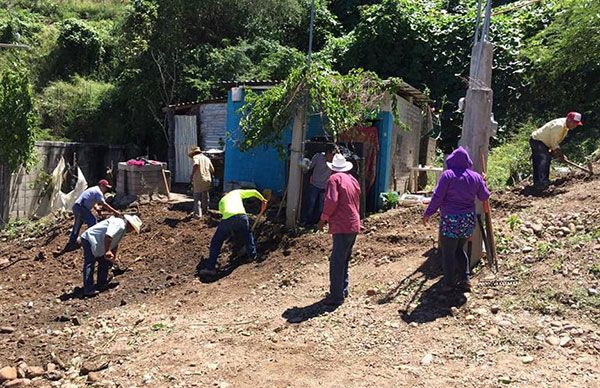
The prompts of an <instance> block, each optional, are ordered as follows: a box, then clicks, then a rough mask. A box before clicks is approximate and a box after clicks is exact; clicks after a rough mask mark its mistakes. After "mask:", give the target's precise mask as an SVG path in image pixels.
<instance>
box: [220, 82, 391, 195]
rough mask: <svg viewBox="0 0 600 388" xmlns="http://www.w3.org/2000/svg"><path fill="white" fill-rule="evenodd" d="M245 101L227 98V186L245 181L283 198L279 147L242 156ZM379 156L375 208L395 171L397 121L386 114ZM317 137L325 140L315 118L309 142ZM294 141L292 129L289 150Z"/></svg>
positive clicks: (286, 135) (286, 136)
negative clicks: (240, 144) (394, 155)
mask: <svg viewBox="0 0 600 388" xmlns="http://www.w3.org/2000/svg"><path fill="white" fill-rule="evenodd" d="M243 105H244V101H243V98H242V101H240V102H233V101H232V99H231V91H229V93H228V98H227V133H228V136H227V139H226V152H225V174H224V175H225V176H224V181H225V182H231V181H244V182H254V183H255V184H256V186H257V187H258V188H259V189H261V190H262V189H271V190H272V191H273V192H274V193H278V194H283V191H284V190H285V177H286V171H285V164H286V163H285V161H284V160H281V159H280V157H279V153H278V152H277V150H276V148H275V147H257V148H255V149H252V150H249V151H246V152H242V151H240V149H239V148H238V146H237V144H238V142H241V141H242V140H243V136H242V133H241V129H240V120H241V114H240V112H239V109H240V108H241V107H242V106H243ZM379 120H380V121H379V125H378V129H379V154H378V156H377V178H376V181H375V190H372V192H371V196H370V198H368V199H367V200H368V202H369V204H371V205H376V204H378V201H379V193H380V192H384V191H387V188H388V186H389V179H390V169H391V140H392V139H391V137H392V129H393V119H392V115H391V113H390V112H382V113H381V114H380V115H379ZM317 136H325V133H324V131H323V123H322V121H321V117H320V116H318V115H313V116H311V117H309V121H308V129H307V139H310V138H312V137H317ZM291 140H292V131H291V125H290V127H289V128H287V129H286V130H285V132H284V135H283V141H282V143H283V145H284V146H285V148H286V149H287V146H288V145H289V144H290V142H291Z"/></svg>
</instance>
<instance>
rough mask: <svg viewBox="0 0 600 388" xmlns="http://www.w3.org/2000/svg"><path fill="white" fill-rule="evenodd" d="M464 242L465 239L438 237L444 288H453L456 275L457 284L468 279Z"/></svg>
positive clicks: (467, 261)
mask: <svg viewBox="0 0 600 388" xmlns="http://www.w3.org/2000/svg"><path fill="white" fill-rule="evenodd" d="M466 241H467V239H466V238H451V237H446V236H444V235H440V248H441V250H442V268H443V270H444V284H445V285H446V286H454V285H455V284H456V282H457V279H455V274H456V273H458V281H459V282H460V281H465V280H467V279H469V273H470V265H469V256H467V254H466V253H465V250H464V249H463V247H464V245H465V242H466ZM457 268H458V269H457Z"/></svg>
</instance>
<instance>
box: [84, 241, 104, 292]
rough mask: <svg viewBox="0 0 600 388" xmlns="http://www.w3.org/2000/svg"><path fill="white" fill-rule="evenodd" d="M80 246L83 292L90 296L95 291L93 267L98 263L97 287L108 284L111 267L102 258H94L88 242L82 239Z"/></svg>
mask: <svg viewBox="0 0 600 388" xmlns="http://www.w3.org/2000/svg"><path fill="white" fill-rule="evenodd" d="M81 246H82V248H83V292H84V293H85V294H90V293H91V292H93V291H94V290H95V287H94V267H95V266H96V262H98V282H97V283H96V284H97V285H98V286H100V287H102V286H105V285H106V284H107V283H108V270H109V269H110V267H111V262H110V261H108V260H106V259H105V258H104V256H101V257H94V254H93V253H92V246H91V245H90V243H89V241H87V240H86V239H84V238H82V239H81Z"/></svg>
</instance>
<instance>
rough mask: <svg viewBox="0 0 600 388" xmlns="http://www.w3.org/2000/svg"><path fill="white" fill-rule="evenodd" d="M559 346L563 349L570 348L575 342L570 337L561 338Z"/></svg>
mask: <svg viewBox="0 0 600 388" xmlns="http://www.w3.org/2000/svg"><path fill="white" fill-rule="evenodd" d="M559 345H560V347H562V348H566V347H570V346H571V345H573V340H572V339H571V337H569V336H564V337H561V339H560V342H559Z"/></svg>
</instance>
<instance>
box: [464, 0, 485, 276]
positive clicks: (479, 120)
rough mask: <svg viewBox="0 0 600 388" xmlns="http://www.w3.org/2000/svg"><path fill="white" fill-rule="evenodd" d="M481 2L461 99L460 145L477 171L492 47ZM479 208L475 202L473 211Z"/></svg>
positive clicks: (476, 246)
mask: <svg viewBox="0 0 600 388" xmlns="http://www.w3.org/2000/svg"><path fill="white" fill-rule="evenodd" d="M480 13H481V1H479V3H478V17H477V25H476V31H475V40H474V45H473V50H472V51H471V67H470V71H469V89H468V90H467V96H466V98H465V114H464V119H463V130H462V135H461V140H460V145H461V146H463V147H464V148H466V149H467V151H468V152H469V155H470V156H471V160H472V161H473V170H475V171H477V172H479V173H481V172H483V171H484V170H485V167H486V166H483V163H484V161H482V158H481V154H483V155H484V159H485V161H487V159H488V158H487V156H488V147H489V144H490V137H491V136H492V135H493V134H492V120H491V116H492V102H493V92H492V60H493V46H492V44H491V43H490V42H489V41H488V32H489V26H490V18H491V0H488V1H487V4H486V10H485V17H484V21H483V23H482V25H481V29H480V26H479V20H480V17H479V16H480ZM482 211H483V207H482V204H481V202H480V201H477V214H481V213H482ZM482 248H483V244H482V235H481V232H480V229H479V228H475V231H474V233H473V239H472V248H471V267H473V266H475V265H476V264H477V263H478V262H479V260H480V259H481V256H482V250H483V249H482Z"/></svg>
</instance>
